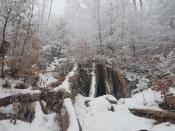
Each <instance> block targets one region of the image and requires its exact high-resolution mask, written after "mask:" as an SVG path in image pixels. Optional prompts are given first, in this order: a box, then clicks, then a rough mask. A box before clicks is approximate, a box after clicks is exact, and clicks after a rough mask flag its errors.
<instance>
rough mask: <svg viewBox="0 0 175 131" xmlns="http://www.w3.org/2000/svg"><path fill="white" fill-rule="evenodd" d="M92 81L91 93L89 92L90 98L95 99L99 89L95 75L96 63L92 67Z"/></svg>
mask: <svg viewBox="0 0 175 131" xmlns="http://www.w3.org/2000/svg"><path fill="white" fill-rule="evenodd" d="M92 68H93V69H92V72H91V75H92V79H91V87H90V92H89V97H95V95H96V87H97V83H96V74H95V63H93V65H92Z"/></svg>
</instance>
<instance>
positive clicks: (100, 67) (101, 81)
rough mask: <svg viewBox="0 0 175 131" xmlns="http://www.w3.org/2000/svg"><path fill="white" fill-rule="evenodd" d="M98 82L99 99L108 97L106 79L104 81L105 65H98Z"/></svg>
mask: <svg viewBox="0 0 175 131" xmlns="http://www.w3.org/2000/svg"><path fill="white" fill-rule="evenodd" d="M97 69H98V70H97V72H98V81H97V95H96V96H97V97H98V96H103V95H106V88H105V79H104V69H103V65H102V64H99V65H97Z"/></svg>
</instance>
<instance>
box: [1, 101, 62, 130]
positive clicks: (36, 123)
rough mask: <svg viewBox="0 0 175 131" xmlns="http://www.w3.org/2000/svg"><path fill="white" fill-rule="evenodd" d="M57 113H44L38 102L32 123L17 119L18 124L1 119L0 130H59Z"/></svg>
mask: <svg viewBox="0 0 175 131" xmlns="http://www.w3.org/2000/svg"><path fill="white" fill-rule="evenodd" d="M59 129H60V128H59V123H58V120H57V119H56V114H55V113H52V114H49V115H45V114H43V112H42V110H41V106H40V104H39V102H37V103H36V110H35V118H34V120H33V122H32V123H31V124H29V123H26V122H23V121H19V120H17V123H16V125H14V124H12V123H10V120H3V121H0V131H59Z"/></svg>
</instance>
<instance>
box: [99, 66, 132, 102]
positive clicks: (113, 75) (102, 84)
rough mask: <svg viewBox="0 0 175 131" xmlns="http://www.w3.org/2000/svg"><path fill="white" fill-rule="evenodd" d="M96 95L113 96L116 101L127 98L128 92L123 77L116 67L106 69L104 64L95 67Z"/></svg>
mask: <svg viewBox="0 0 175 131" xmlns="http://www.w3.org/2000/svg"><path fill="white" fill-rule="evenodd" d="M97 78H98V82H97V95H96V96H102V95H105V94H111V95H114V96H115V97H116V98H117V99H119V98H122V97H129V96H130V91H129V89H128V87H127V84H126V82H125V79H124V77H123V75H122V74H121V73H120V71H119V69H117V68H116V67H115V68H113V67H106V65H105V64H98V65H97Z"/></svg>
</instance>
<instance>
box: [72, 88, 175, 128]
mask: <svg viewBox="0 0 175 131" xmlns="http://www.w3.org/2000/svg"><path fill="white" fill-rule="evenodd" d="M160 101H162V100H161V95H160V93H157V92H154V91H152V90H151V89H148V90H145V91H143V92H141V93H137V94H136V95H134V96H132V98H126V99H120V100H118V104H111V103H110V102H109V101H108V100H107V99H106V96H102V97H98V98H88V97H84V96H81V95H78V96H77V97H76V102H75V110H76V113H77V116H78V119H79V120H80V123H81V126H82V129H83V131H140V130H148V131H174V130H175V125H173V124H170V123H163V124H159V125H154V122H155V121H154V120H150V119H145V118H141V117H137V116H134V115H133V114H131V113H130V111H129V110H128V109H129V108H149V109H155V110H160V109H159V108H158V102H160ZM87 102H88V105H89V106H86V105H87ZM85 103H86V104H85ZM112 106H113V109H114V112H113V111H111V107H112Z"/></svg>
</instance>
